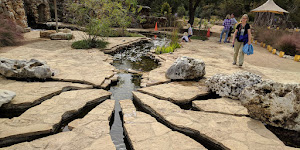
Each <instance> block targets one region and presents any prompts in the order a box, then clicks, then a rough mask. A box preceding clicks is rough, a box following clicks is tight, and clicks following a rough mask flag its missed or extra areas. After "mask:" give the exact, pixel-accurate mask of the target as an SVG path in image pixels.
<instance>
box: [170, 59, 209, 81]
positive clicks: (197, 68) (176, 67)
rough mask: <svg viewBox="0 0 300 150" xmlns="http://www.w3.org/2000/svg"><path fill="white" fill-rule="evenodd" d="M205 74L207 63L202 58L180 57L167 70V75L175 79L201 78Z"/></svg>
mask: <svg viewBox="0 0 300 150" xmlns="http://www.w3.org/2000/svg"><path fill="white" fill-rule="evenodd" d="M204 75H205V63H204V62H203V61H202V60H200V59H194V58H190V57H185V56H184V57H180V58H177V60H176V61H175V62H174V64H173V65H172V66H171V67H170V68H169V69H168V70H167V72H166V77H167V78H169V79H173V80H193V79H200V78H202V77H203V76H204Z"/></svg>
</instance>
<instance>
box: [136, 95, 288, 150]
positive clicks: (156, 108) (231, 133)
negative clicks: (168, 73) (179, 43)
mask: <svg viewBox="0 0 300 150" xmlns="http://www.w3.org/2000/svg"><path fill="white" fill-rule="evenodd" d="M133 95H134V101H135V102H136V103H138V104H139V105H140V107H142V108H143V109H145V111H147V112H149V113H151V114H152V115H154V116H155V117H157V118H158V119H160V120H162V122H164V123H165V124H166V125H168V126H170V127H171V128H172V129H174V130H177V131H181V132H184V133H185V134H191V135H193V136H195V137H199V138H202V139H206V140H207V141H206V142H205V143H202V144H203V145H204V146H206V145H205V144H207V146H206V147H209V149H232V150H244V149H245V150H249V149H251V150H252V149H253V150H258V149H260V150H263V149H272V150H283V149H290V147H287V146H285V145H284V144H283V142H282V141H280V140H279V139H278V138H277V137H276V136H275V135H274V134H273V133H272V132H270V131H269V130H268V129H266V127H265V126H264V125H263V124H262V123H261V122H259V121H256V120H254V119H251V118H249V117H244V116H243V117H237V116H233V115H224V114H220V113H207V112H201V111H190V110H182V109H181V108H180V107H178V106H177V105H175V104H173V103H171V102H169V101H165V100H159V99H157V98H155V97H152V96H149V95H146V94H142V93H139V92H133Z"/></svg>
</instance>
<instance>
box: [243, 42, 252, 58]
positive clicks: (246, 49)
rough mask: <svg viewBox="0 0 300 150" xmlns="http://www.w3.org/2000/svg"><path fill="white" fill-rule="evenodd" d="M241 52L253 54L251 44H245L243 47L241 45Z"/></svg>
mask: <svg viewBox="0 0 300 150" xmlns="http://www.w3.org/2000/svg"><path fill="white" fill-rule="evenodd" d="M243 52H244V53H245V54H247V55H251V54H253V46H252V44H250V45H249V44H245V45H244V47H243Z"/></svg>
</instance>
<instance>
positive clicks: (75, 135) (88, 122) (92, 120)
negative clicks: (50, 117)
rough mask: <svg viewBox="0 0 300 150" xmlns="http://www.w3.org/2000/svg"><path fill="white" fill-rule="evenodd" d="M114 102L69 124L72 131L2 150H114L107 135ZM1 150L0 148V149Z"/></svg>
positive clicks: (99, 107) (102, 104) (106, 103)
mask: <svg viewBox="0 0 300 150" xmlns="http://www.w3.org/2000/svg"><path fill="white" fill-rule="evenodd" d="M114 105H115V101H113V100H106V101H105V102H103V103H101V104H100V105H98V106H97V107H96V108H94V109H93V110H92V111H90V112H89V113H88V114H87V115H86V116H85V117H84V118H82V119H78V120H75V121H73V122H71V123H70V124H69V126H72V128H74V129H73V130H72V131H68V132H61V133H58V134H55V135H51V136H48V137H44V138H41V139H37V140H34V141H31V142H24V143H20V144H15V145H13V146H10V147H6V148H3V149H7V150H39V149H48V150H52V149H70V150H75V149H78V150H79V149H89V150H98V149H103V150H115V149H116V148H115V146H114V144H113V142H112V140H111V137H110V135H109V132H110V126H109V122H110V118H111V115H112V112H113V110H114ZM0 149H1V148H0Z"/></svg>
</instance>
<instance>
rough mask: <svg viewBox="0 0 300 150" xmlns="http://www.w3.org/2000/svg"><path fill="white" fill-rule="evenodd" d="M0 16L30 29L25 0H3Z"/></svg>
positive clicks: (0, 4) (0, 3)
mask: <svg viewBox="0 0 300 150" xmlns="http://www.w3.org/2000/svg"><path fill="white" fill-rule="evenodd" d="M0 14H3V15H4V16H7V17H9V18H10V19H12V20H13V21H15V22H16V23H17V24H18V25H19V26H21V27H23V28H26V27H28V24H27V17H26V14H25V9H24V2H23V0H1V1H0Z"/></svg>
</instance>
